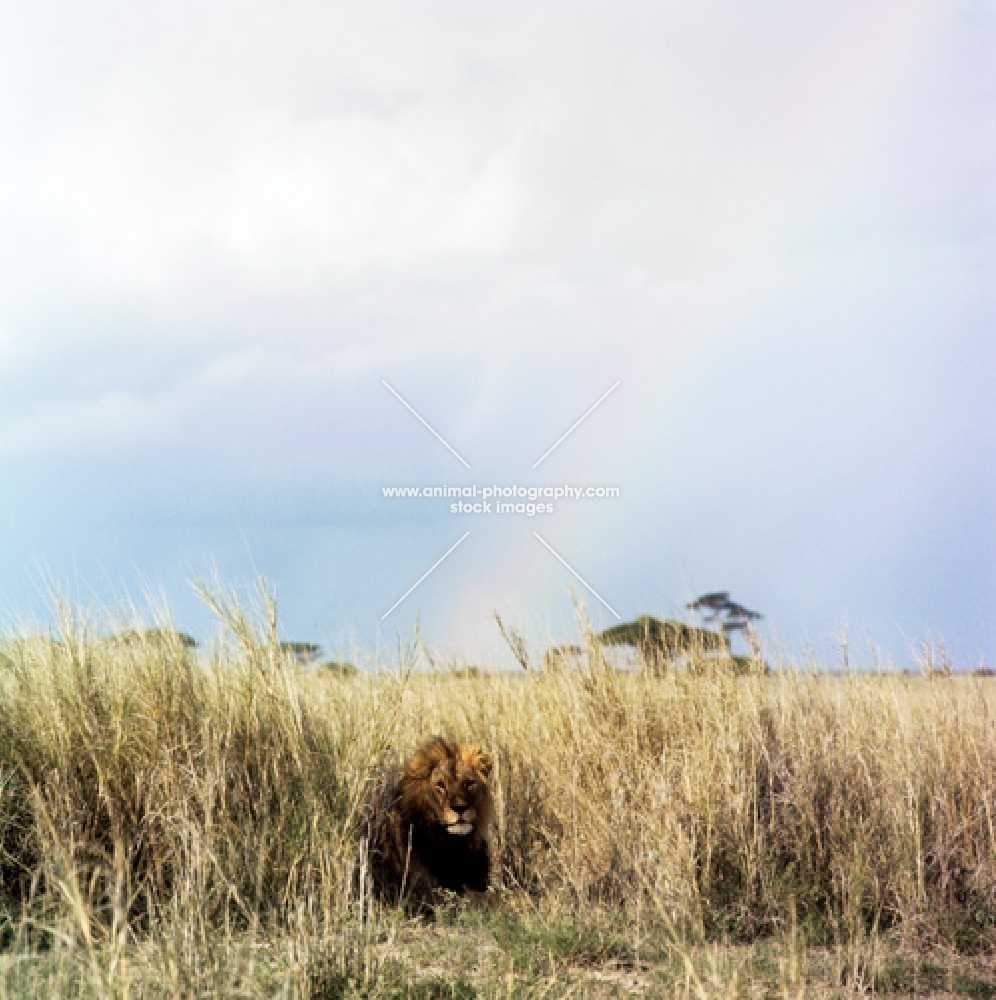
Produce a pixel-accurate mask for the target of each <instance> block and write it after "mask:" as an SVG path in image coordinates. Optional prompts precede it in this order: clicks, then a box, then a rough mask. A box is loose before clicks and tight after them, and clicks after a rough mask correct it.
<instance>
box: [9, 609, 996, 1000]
mask: <svg viewBox="0 0 996 1000" xmlns="http://www.w3.org/2000/svg"><path fill="white" fill-rule="evenodd" d="M204 596H205V598H206V599H207V600H208V601H209V602H210V603H212V604H213V606H214V607H215V609H216V610H217V612H218V614H219V617H220V618H221V620H222V621H223V622H224V623H225V625H226V627H227V629H228V633H227V634H228V636H229V641H228V642H227V644H222V645H219V647H218V649H217V651H216V652H215V653H214V654H213V655H212V657H211V659H210V662H208V663H206V662H203V661H199V660H196V659H195V658H194V657H193V655H192V654H191V652H190V650H189V649H187V648H186V647H185V646H184V644H183V643H182V642H181V641H180V639H179V637H177V636H175V635H174V634H171V633H169V632H168V631H167V632H159V633H151V632H150V633H143V632H134V633H133V634H132V635H130V636H129V637H127V638H121V637H120V632H121V623H120V622H118V623H117V625H116V627H112V626H114V623H108V622H107V621H103V622H94V621H88V620H87V619H86V618H85V616H81V615H80V614H78V613H73V612H69V611H66V612H64V613H63V614H62V616H61V626H60V627H59V628H58V629H57V630H55V631H54V632H53V633H52V634H51V635H46V636H38V635H30V634H28V633H26V632H25V633H20V634H15V633H13V632H11V633H10V634H8V635H7V636H6V637H5V638H3V639H2V640H0V997H19V998H21V997H23V998H27V997H31V998H35V997H94V998H96V997H115V998H117V997H121V998H124V997H135V998H138V997H157V998H158V997H163V998H172V997H218V998H221V997H288V998H290V997H295V998H316V1000H318V998H329V1000H331V998H339V997H371V998H379V997H383V998H387V997H412V998H443V997H447V998H461V1000H463V998H467V1000H469V998H472V997H482V998H483V997H543V998H551V1000H552V998H557V997H568V996H569V997H610V996H630V995H639V996H660V997H672V996H673V997H701V998H706V997H709V998H711V997H836V996H840V997H843V996H854V995H857V994H870V993H873V994H877V995H891V996H933V997H942V996H945V997H946V996H968V997H996V959H994V956H996V826H994V824H996V687H994V685H993V682H992V681H989V680H986V679H983V678H972V677H960V678H954V677H950V676H945V675H944V674H943V673H938V672H935V671H933V670H931V669H929V667H930V664H929V662H925V667H927V669H925V671H924V673H923V675H922V676H916V677H913V676H908V675H905V674H885V673H882V674H870V673H859V672H848V673H844V674H837V675H828V674H826V673H821V672H819V671H816V670H812V669H809V670H804V669H787V668H786V669H778V665H777V664H775V665H774V666H775V668H776V669H775V670H774V672H773V673H772V674H770V675H767V676H765V675H763V674H761V673H755V674H752V675H748V676H735V675H734V674H733V672H732V671H727V670H724V669H723V666H722V664H717V663H712V664H710V665H709V666H708V668H703V669H701V670H698V671H696V670H694V669H692V670H684V671H681V672H672V673H670V674H668V675H665V676H651V675H649V674H648V673H639V672H630V673H621V672H618V671H616V670H614V669H613V668H612V667H611V666H609V665H607V664H606V663H605V662H604V660H603V659H602V656H601V653H600V651H599V649H598V646H597V642H596V641H595V640H594V637H593V636H592V634H591V632H590V630H589V629H587V628H586V626H585V625H584V622H583V620H582V622H581V626H580V629H581V632H582V636H581V638H582V642H583V643H584V644H585V645H586V647H587V649H588V654H587V657H586V660H585V662H583V663H582V664H581V666H580V667H578V668H572V669H562V670H554V671H548V672H546V673H537V674H528V675H527V674H521V673H520V674H504V673H497V672H496V673H481V674H479V675H477V676H460V675H459V674H457V673H453V672H447V671H438V672H436V673H429V674H426V673H424V672H420V671H417V670H414V669H412V667H413V664H414V662H415V660H416V658H417V655H418V652H419V651H418V650H417V649H416V645H417V644H416V643H415V642H413V643H412V644H410V645H409V646H402V647H401V648H399V650H398V652H397V657H396V662H394V663H393V664H391V667H390V669H384V670H381V671H380V672H376V673H363V672H361V673H360V674H358V675H357V676H354V677H349V676H332V675H329V674H324V675H323V674H314V673H306V672H303V671H301V670H299V669H298V668H296V667H295V666H293V665H292V664H291V663H290V662H288V659H287V658H286V657H285V656H284V655H283V654H282V652H281V650H280V647H279V644H278V643H277V628H276V622H275V614H274V612H273V608H272V605H271V604H270V603H269V602H268V601H267V600H265V599H263V600H262V601H261V603H260V606H259V608H258V610H257V611H255V612H253V611H247V610H246V608H245V607H244V606H242V605H240V604H239V603H238V602H237V601H236V600H234V599H233V598H232V597H231V596H230V595H226V594H225V593H220V592H219V591H217V590H215V591H214V592H207V591H205V593H204ZM127 627H130V628H134V623H132V624H131V625H128V626H127ZM113 632H118V633H119V637H118V638H110V637H109V636H110V635H111V634H112V633H113ZM437 732H442V733H447V734H449V735H451V736H455V737H457V738H460V739H466V740H469V741H473V742H476V743H478V744H480V745H481V746H482V747H484V748H486V749H487V750H488V751H489V752H490V753H491V754H492V755H493V757H494V759H495V770H494V774H493V787H494V795H495V803H496V824H495V830H494V845H495V854H496V866H495V873H494V879H493V881H494V883H495V888H494V890H493V891H492V892H491V893H490V894H489V896H490V901H489V903H488V904H487V905H473V906H468V905H465V904H464V903H463V902H462V901H458V900H454V901H452V903H451V904H450V905H446V906H443V907H442V908H441V909H440V910H439V912H438V913H437V916H436V919H435V920H433V921H429V922H423V921H418V920H415V919H410V918H407V917H406V916H405V915H404V914H403V913H402V912H400V911H399V910H397V909H396V908H392V907H385V906H381V905H380V904H378V903H377V902H375V901H374V899H373V898H372V895H371V888H370V881H369V874H368V865H367V854H366V849H367V848H366V845H367V838H368V836H369V834H370V830H371V826H372V824H374V823H375V822H376V820H377V815H378V811H379V810H382V809H383V808H384V802H385V794H386V793H387V792H388V791H389V789H390V785H391V781H392V775H393V773H394V770H395V768H396V767H397V766H398V764H399V763H400V762H401V761H402V760H403V759H404V758H405V757H407V756H408V755H409V754H410V753H411V751H412V750H413V749H414V747H415V746H416V745H417V744H418V742H419V741H421V740H422V739H423V738H425V737H426V736H428V735H431V734H434V733H437Z"/></svg>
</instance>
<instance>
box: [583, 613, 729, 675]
mask: <svg viewBox="0 0 996 1000" xmlns="http://www.w3.org/2000/svg"><path fill="white" fill-rule="evenodd" d="M598 641H599V642H601V643H602V644H603V645H605V646H632V647H633V648H634V649H636V651H637V652H638V653H639V654H640V658H641V659H642V660H643V662H644V663H645V664H646V665H647V666H648V667H650V668H651V669H654V670H662V669H665V668H666V666H667V664H668V663H669V662H670V661H671V660H676V659H677V658H678V657H680V656H683V655H685V654H686V653H689V654H692V655H695V654H702V653H715V652H718V653H728V652H729V651H730V646H729V643H728V642H727V640H726V637H725V636H724V635H723V634H722V633H719V632H713V631H710V630H709V629H704V628H697V627H696V626H695V625H686V624H685V623H684V622H676V621H668V620H662V619H660V618H654V617H652V616H651V615H640V617H639V618H637V619H636V620H635V621H631V622H623V623H622V624H621V625H613V626H612V627H611V628H607V629H605V631H604V632H600V633H599V634H598Z"/></svg>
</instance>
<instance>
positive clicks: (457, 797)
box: [371, 736, 493, 913]
mask: <svg viewBox="0 0 996 1000" xmlns="http://www.w3.org/2000/svg"><path fill="white" fill-rule="evenodd" d="M491 767H492V762H491V758H490V757H489V756H488V755H487V754H486V753H481V752H480V751H479V750H477V749H476V748H475V747H472V746H469V745H468V744H466V743H456V742H453V741H452V740H448V739H446V738H444V737H442V736H435V737H433V738H432V739H431V740H429V741H428V742H427V743H425V744H423V745H422V746H421V747H419V749H418V750H417V751H416V752H415V754H414V756H413V757H412V758H411V760H410V761H409V762H408V764H407V765H406V766H405V767H404V769H403V770H402V772H401V776H400V778H399V780H398V783H397V787H396V788H395V791H394V798H393V800H392V802H391V805H390V807H389V808H388V810H387V814H386V815H385V816H384V819H383V821H382V822H381V823H380V825H379V827H378V829H377V833H376V836H375V838H374V849H373V851H372V853H371V866H372V869H373V875H374V886H375V889H376V891H377V895H378V896H379V897H380V898H381V899H383V900H385V901H390V902H399V901H401V902H405V903H406V904H407V905H408V906H409V907H411V908H414V909H416V910H418V911H420V912H422V913H428V912H431V909H432V906H433V905H434V904H435V903H438V902H440V901H441V899H442V898H443V896H444V894H445V892H446V891H447V890H448V891H450V892H454V893H458V894H461V895H462V894H466V893H468V892H469V893H483V892H486V891H487V888H488V880H489V876H490V872H491V849H490V845H489V842H488V834H489V831H490V825H491V818H492V811H493V810H492V799H491V788H490V786H489V784H488V778H489V776H490V774H491Z"/></svg>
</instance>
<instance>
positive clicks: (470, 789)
mask: <svg viewBox="0 0 996 1000" xmlns="http://www.w3.org/2000/svg"><path fill="white" fill-rule="evenodd" d="M476 791H477V782H476V781H468V782H467V794H468V795H473V794H474V792H476Z"/></svg>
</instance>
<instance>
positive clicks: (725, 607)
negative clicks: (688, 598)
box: [685, 590, 764, 656]
mask: <svg viewBox="0 0 996 1000" xmlns="http://www.w3.org/2000/svg"><path fill="white" fill-rule="evenodd" d="M685 607H686V608H688V609H689V610H690V611H694V612H695V613H696V614H699V615H701V616H702V619H703V621H705V622H706V623H707V624H709V625H718V626H719V630H720V632H722V633H723V635H725V636H726V637H727V639H729V638H730V636H732V635H734V634H737V633H739V634H740V635H742V636H743V638H744V642H746V643H747V646H748V647H749V648H750V651H751V655H752V656H756V655H757V654H758V651H759V646H758V641H757V635H756V634H755V632H754V630H753V629H752V628H751V622H756V621H760V620H761V619H762V618H763V617H764V616H763V615H761V614H758V612H756V611H751V610H750V609H749V608H745V607H744V606H743V605H742V604H737V602H736V601H731V600H730V594H729V591H726V590H720V591H715V592H713V593H711V594H703V595H702V596H701V597H697V598H696V599H695V600H694V601H692V602H691V603H690V604H686V605H685Z"/></svg>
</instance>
